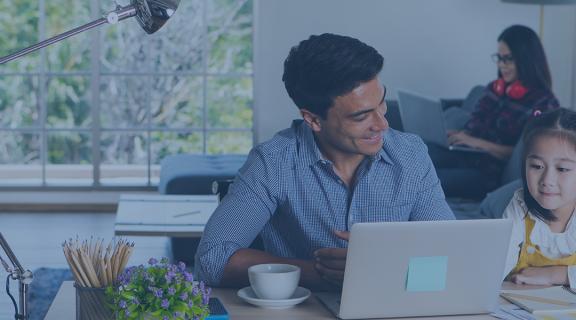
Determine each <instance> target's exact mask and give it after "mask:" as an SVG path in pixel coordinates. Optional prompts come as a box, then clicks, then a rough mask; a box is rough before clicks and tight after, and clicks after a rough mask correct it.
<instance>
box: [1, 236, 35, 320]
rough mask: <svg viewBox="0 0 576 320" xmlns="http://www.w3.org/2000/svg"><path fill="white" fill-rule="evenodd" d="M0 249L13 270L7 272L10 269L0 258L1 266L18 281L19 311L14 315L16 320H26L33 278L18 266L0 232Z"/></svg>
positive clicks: (28, 272)
mask: <svg viewBox="0 0 576 320" xmlns="http://www.w3.org/2000/svg"><path fill="white" fill-rule="evenodd" d="M0 247H2V250H3V251H4V252H5V253H6V256H8V259H9V260H10V262H11V263H12V266H13V267H14V269H12V270H8V269H10V268H6V267H7V265H6V262H5V261H4V260H3V259H2V258H1V257H0V260H2V265H3V266H4V267H5V268H6V269H7V271H8V272H9V273H10V276H11V278H12V279H14V280H18V292H19V295H18V298H19V299H18V300H19V303H18V305H19V308H18V309H19V311H18V313H17V314H16V319H18V320H28V317H29V314H28V285H29V284H30V283H31V282H32V278H34V275H33V274H32V272H31V271H30V270H25V269H24V268H22V265H21V264H20V262H19V261H18V259H17V258H16V255H14V252H12V249H11V248H10V246H9V245H8V242H7V241H6V239H4V236H3V235H2V232H0Z"/></svg>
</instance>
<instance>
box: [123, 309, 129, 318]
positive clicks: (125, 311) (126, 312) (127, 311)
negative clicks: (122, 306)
mask: <svg viewBox="0 0 576 320" xmlns="http://www.w3.org/2000/svg"><path fill="white" fill-rule="evenodd" d="M124 314H125V315H126V316H127V317H128V316H129V315H130V310H128V309H126V310H124Z"/></svg>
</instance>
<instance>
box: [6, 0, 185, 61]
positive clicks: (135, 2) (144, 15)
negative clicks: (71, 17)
mask: <svg viewBox="0 0 576 320" xmlns="http://www.w3.org/2000/svg"><path fill="white" fill-rule="evenodd" d="M179 4H180V0H130V4H129V5H127V6H125V7H122V6H120V5H117V6H116V9H115V10H113V11H110V12H109V13H107V14H106V15H105V16H104V17H103V18H100V19H97V20H94V21H92V22H89V23H87V24H84V25H82V26H79V27H77V28H74V29H72V30H70V31H66V32H64V33H61V34H59V35H56V36H54V37H52V38H49V39H46V40H44V41H41V42H38V43H37V44H35V45H32V46H29V47H27V48H24V49H22V50H19V51H17V52H14V53H12V54H10V55H7V56H5V57H1V58H0V64H4V63H6V62H9V61H12V60H14V59H17V58H20V57H22V56H24V55H27V54H29V53H31V52H34V51H36V50H38V49H41V48H44V47H46V46H49V45H51V44H53V43H56V42H58V41H60V40H64V39H66V38H68V37H71V36H73V35H76V34H78V33H81V32H84V31H86V30H90V29H92V28H94V27H96V26H99V25H101V24H104V23H110V24H116V23H118V21H122V20H124V19H126V18H130V17H134V16H136V19H137V20H138V23H139V24H140V26H141V27H142V29H144V31H146V33H148V34H152V33H154V32H156V31H158V29H160V28H161V27H162V26H163V25H164V24H165V23H166V21H167V20H168V19H169V18H170V17H172V15H173V14H174V12H175V11H176V9H177V8H178V5H179Z"/></svg>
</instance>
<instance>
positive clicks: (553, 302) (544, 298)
mask: <svg viewBox="0 0 576 320" xmlns="http://www.w3.org/2000/svg"><path fill="white" fill-rule="evenodd" d="M500 296H502V298H504V299H506V300H508V301H510V302H511V303H513V304H515V305H517V306H519V307H521V308H522V309H524V310H526V311H528V312H530V313H532V314H549V313H575V314H576V293H575V292H574V291H572V290H571V289H570V288H567V287H563V286H555V287H549V288H542V289H528V290H502V291H501V292H500Z"/></svg>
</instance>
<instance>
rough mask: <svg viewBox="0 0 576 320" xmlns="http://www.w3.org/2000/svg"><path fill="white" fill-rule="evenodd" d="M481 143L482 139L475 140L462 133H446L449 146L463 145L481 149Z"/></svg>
mask: <svg viewBox="0 0 576 320" xmlns="http://www.w3.org/2000/svg"><path fill="white" fill-rule="evenodd" d="M482 141H483V140H482V139H478V138H475V137H473V136H471V135H469V134H467V133H466V132H464V131H448V143H449V144H450V145H464V146H469V147H472V148H477V149H482V147H483V146H484V144H483V143H482Z"/></svg>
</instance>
